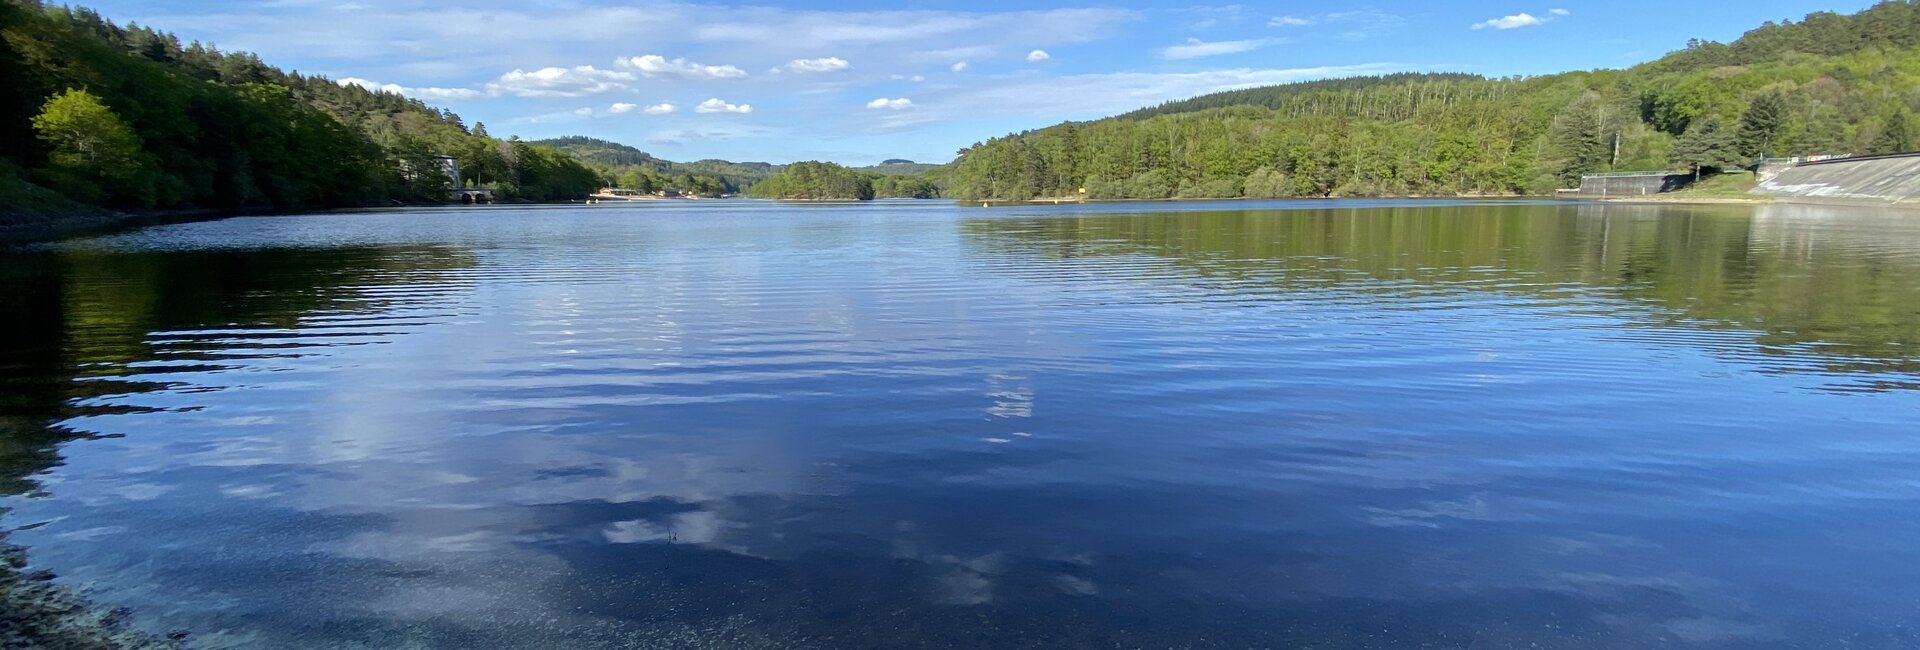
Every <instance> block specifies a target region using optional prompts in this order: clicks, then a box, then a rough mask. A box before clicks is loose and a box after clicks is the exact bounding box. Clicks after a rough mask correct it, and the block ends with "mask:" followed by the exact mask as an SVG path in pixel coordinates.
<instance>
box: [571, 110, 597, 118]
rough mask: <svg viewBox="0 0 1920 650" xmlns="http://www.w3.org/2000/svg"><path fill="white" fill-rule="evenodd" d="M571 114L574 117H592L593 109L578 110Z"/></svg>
mask: <svg viewBox="0 0 1920 650" xmlns="http://www.w3.org/2000/svg"><path fill="white" fill-rule="evenodd" d="M573 114H574V115H578V116H580V117H593V109H592V108H582V109H579V110H576V111H574V112H573Z"/></svg>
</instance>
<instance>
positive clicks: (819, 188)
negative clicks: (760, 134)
mask: <svg viewBox="0 0 1920 650" xmlns="http://www.w3.org/2000/svg"><path fill="white" fill-rule="evenodd" d="M749 194H750V195H751V196H754V197H756V198H763V199H781V200H787V201H866V200H870V199H872V198H874V191H873V179H872V177H869V176H867V175H866V174H862V173H860V172H856V171H854V170H851V169H847V168H845V167H841V166H839V165H836V164H833V163H829V162H814V161H807V162H797V163H794V164H791V165H787V166H786V168H785V169H782V170H780V172H779V173H777V174H774V175H773V176H772V177H769V178H768V179H767V180H766V181H764V182H761V183H760V184H758V185H755V186H753V190H752V191H751V192H750V193H749Z"/></svg>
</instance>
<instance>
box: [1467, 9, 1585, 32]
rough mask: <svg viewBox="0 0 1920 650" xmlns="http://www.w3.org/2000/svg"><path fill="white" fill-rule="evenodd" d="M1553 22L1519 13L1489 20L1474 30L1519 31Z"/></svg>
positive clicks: (1476, 24)
mask: <svg viewBox="0 0 1920 650" xmlns="http://www.w3.org/2000/svg"><path fill="white" fill-rule="evenodd" d="M1563 11H1564V10H1563ZM1553 15H1556V16H1558V15H1565V14H1553ZM1551 20H1553V18H1552V17H1547V18H1541V17H1539V16H1535V15H1533V14H1530V13H1524V12H1522V13H1517V14H1514V15H1511V16H1501V17H1499V18H1495V19H1493V20H1488V21H1485V22H1478V23H1474V24H1473V28H1474V29H1519V28H1522V27H1533V26H1536V25H1545V24H1547V22H1548V21H1551Z"/></svg>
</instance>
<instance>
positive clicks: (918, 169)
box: [855, 158, 945, 176]
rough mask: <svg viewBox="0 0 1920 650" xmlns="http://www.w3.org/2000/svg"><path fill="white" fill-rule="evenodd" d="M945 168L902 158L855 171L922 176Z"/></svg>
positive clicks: (883, 174) (882, 174)
mask: <svg viewBox="0 0 1920 650" xmlns="http://www.w3.org/2000/svg"><path fill="white" fill-rule="evenodd" d="M944 166H945V165H930V164H926V163H917V162H914V161H911V160H906V159H902V158H891V159H888V160H885V161H882V162H881V163H880V164H878V165H874V166H872V167H858V168H855V169H856V170H857V171H863V172H867V173H869V174H879V175H881V176H918V175H920V174H925V173H927V172H928V171H930V170H935V169H939V168H941V167H944Z"/></svg>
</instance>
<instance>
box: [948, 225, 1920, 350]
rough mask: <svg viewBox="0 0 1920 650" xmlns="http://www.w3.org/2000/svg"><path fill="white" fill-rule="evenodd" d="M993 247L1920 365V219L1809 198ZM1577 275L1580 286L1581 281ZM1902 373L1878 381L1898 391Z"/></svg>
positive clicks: (1069, 228)
mask: <svg viewBox="0 0 1920 650" xmlns="http://www.w3.org/2000/svg"><path fill="white" fill-rule="evenodd" d="M963 229H964V231H965V232H966V234H967V236H968V237H969V238H970V239H971V240H972V241H973V243H974V244H975V245H976V246H978V247H980V248H982V249H985V250H988V251H994V252H1011V253H1018V254H1021V255H1031V256H1036V257H1042V258H1058V259H1066V258H1076V257H1092V256H1103V255H1151V256H1155V257H1157V258H1163V259H1166V260H1170V261H1172V262H1173V263H1175V264H1177V265H1179V266H1181V267H1183V268H1187V269H1190V270H1191V271H1192V272H1193V273H1195V274H1197V275H1199V276H1201V277H1209V278H1231V279H1234V280H1237V281H1242V282H1245V281H1254V282H1258V283H1261V284H1264V285H1265V286H1267V287H1270V288H1271V290H1272V292H1273V295H1276V296H1278V295H1285V294H1289V293H1293V292H1299V291H1306V290H1323V289H1325V288H1326V287H1327V286H1328V285H1327V283H1329V282H1334V281H1343V279H1353V276H1352V275H1350V274H1354V273H1358V274H1361V275H1364V276H1365V278H1366V280H1367V282H1344V281H1343V282H1342V284H1341V285H1340V286H1341V288H1342V289H1343V290H1345V291H1351V292H1357V293H1365V292H1377V293H1379V294H1381V295H1383V296H1385V295H1397V294H1400V293H1402V292H1404V291H1406V290H1407V288H1408V284H1409V283H1412V284H1415V285H1418V286H1420V287H1421V288H1422V289H1432V288H1436V287H1438V288H1445V289H1458V290H1475V289H1480V290H1493V291H1501V292H1512V293H1515V294H1523V295H1531V296H1533V297H1535V298H1536V299H1544V300H1553V299H1555V297H1556V296H1565V299H1566V300H1568V301H1572V300H1575V299H1576V296H1574V295H1573V294H1571V293H1569V291H1570V290H1598V291H1602V292H1604V294H1603V295H1604V296H1607V297H1618V298H1626V299H1629V300H1631V301H1633V302H1634V303H1636V304H1640V305H1645V306H1646V307H1649V308H1650V312H1651V313H1650V314H1645V315H1636V316H1631V317H1632V318H1634V319H1635V320H1638V321H1641V322H1644V323H1645V324H1648V325H1655V326H1663V327H1668V326H1671V327H1685V328H1692V329H1699V330H1744V331H1752V332H1754V333H1755V334H1754V336H1753V338H1751V339H1750V341H1751V342H1752V345H1751V346H1742V347H1741V348H1740V349H1728V348H1726V346H1725V339H1724V338H1713V339H1712V340H1708V339H1707V338H1704V337H1703V338H1698V339H1692V338H1687V339H1679V340H1683V341H1684V342H1689V343H1697V344H1700V345H1706V346H1709V347H1712V348H1717V349H1716V350H1715V352H1716V353H1732V354H1734V355H1735V356H1740V357H1751V356H1753V355H1756V354H1757V355H1765V356H1768V357H1770V358H1774V359H1776V360H1781V361H1785V362H1786V363H1785V364H1784V365H1785V366H1786V367H1785V368H1784V369H1785V370H1795V369H1812V370H1816V371H1819V372H1834V373H1863V372H1898V373H1915V372H1920V349H1916V348H1914V347H1912V345H1913V343H1914V342H1915V341H1920V283H1915V282H1914V281H1913V278H1915V277H1920V224H1916V223H1914V222H1912V221H1911V217H1910V216H1906V217H1904V218H1903V215H1898V214H1887V213H1876V212H1873V211H1868V210H1857V209H1856V210H1847V209H1836V208H1822V207H1810V206H1761V207H1758V208H1754V207H1745V206H1729V207H1717V206H1716V207H1694V206H1624V205H1611V206H1599V205H1589V206H1486V207H1475V208H1462V207H1414V208H1383V209H1360V210H1301V211H1286V212H1273V211H1258V212H1254V211H1222V212H1191V213H1172V212H1169V213H1142V214H1131V215H1104V216H1085V217H1074V218H1044V219H980V220H973V221H968V222H966V223H965V224H964V225H963ZM1570 285H1571V286H1570ZM1900 385H1902V382H1885V381H1878V382H1874V383H1871V384H1868V386H1869V387H1878V388H1887V387H1894V386H1900Z"/></svg>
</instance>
